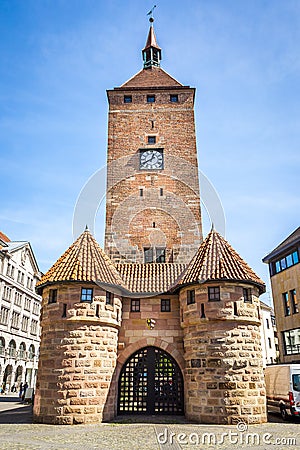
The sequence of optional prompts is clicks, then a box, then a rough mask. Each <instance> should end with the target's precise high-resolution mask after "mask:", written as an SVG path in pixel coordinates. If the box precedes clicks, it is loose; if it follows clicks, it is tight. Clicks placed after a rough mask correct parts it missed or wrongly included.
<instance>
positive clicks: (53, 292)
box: [48, 289, 57, 303]
mask: <svg viewBox="0 0 300 450" xmlns="http://www.w3.org/2000/svg"><path fill="white" fill-rule="evenodd" d="M56 302H57V289H50V290H49V300H48V303H56Z"/></svg>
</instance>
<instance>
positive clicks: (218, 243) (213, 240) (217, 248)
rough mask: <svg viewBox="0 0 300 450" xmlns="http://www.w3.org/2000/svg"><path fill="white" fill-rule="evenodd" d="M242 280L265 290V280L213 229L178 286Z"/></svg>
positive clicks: (261, 290) (262, 290)
mask: <svg viewBox="0 0 300 450" xmlns="http://www.w3.org/2000/svg"><path fill="white" fill-rule="evenodd" d="M221 280H230V281H240V282H249V283H253V284H255V285H257V286H258V288H259V290H260V292H261V293H262V292H265V284H264V282H263V281H262V280H261V279H260V278H259V277H258V276H257V275H256V274H255V272H254V271H253V270H252V269H251V267H250V266H248V264H247V263H246V262H245V261H244V260H243V259H242V258H241V256H240V255H239V254H238V253H237V252H236V251H235V250H234V249H233V248H232V247H231V245H230V244H229V243H228V242H227V241H226V240H225V239H224V238H223V237H222V236H221V235H220V234H219V233H217V232H216V231H215V230H212V231H211V232H210V233H209V234H208V236H207V237H206V239H205V240H204V241H203V243H202V244H201V246H200V247H199V250H198V252H197V253H196V255H195V256H194V258H193V259H192V261H191V262H190V264H189V265H188V268H187V270H186V272H185V273H184V274H183V276H182V278H181V280H180V282H179V283H178V287H180V286H181V285H186V284H194V283H199V282H200V283H203V282H205V281H221Z"/></svg>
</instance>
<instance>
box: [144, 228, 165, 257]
mask: <svg viewBox="0 0 300 450" xmlns="http://www.w3.org/2000/svg"><path fill="white" fill-rule="evenodd" d="M153 225H155V222H153ZM144 262H145V263H153V262H156V263H164V262H166V249H165V248H164V247H156V248H154V247H145V248H144Z"/></svg>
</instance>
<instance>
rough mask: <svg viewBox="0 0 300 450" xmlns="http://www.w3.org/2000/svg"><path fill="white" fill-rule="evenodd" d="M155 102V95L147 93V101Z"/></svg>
mask: <svg viewBox="0 0 300 450" xmlns="http://www.w3.org/2000/svg"><path fill="white" fill-rule="evenodd" d="M154 102H155V95H153V94H150V95H147V103H154Z"/></svg>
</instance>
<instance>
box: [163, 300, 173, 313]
mask: <svg viewBox="0 0 300 450" xmlns="http://www.w3.org/2000/svg"><path fill="white" fill-rule="evenodd" d="M160 310H161V312H170V311H171V300H170V299H169V298H162V299H161V300H160Z"/></svg>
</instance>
